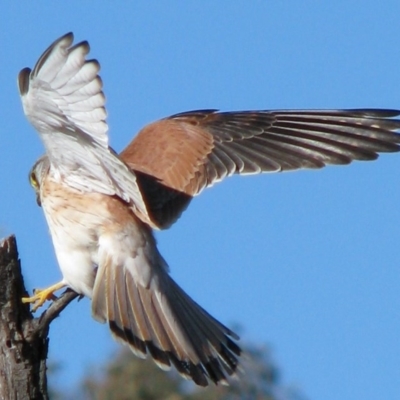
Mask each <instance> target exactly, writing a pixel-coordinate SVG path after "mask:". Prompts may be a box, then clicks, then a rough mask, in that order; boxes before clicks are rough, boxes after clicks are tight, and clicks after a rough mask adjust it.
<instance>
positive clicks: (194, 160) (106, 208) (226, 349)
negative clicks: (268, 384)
mask: <svg viewBox="0 0 400 400" xmlns="http://www.w3.org/2000/svg"><path fill="white" fill-rule="evenodd" d="M89 51H90V48H89V44H88V42H87V41H82V42H79V43H77V44H74V36H73V34H72V33H67V34H65V35H63V36H62V37H60V38H59V39H57V40H56V41H55V42H54V43H52V44H51V45H50V46H49V47H48V48H47V50H46V51H45V52H44V53H43V54H42V56H41V57H40V58H39V60H38V61H37V63H36V64H35V66H34V67H33V69H32V70H31V69H30V68H24V69H22V70H21V72H20V73H19V75H18V82H17V83H18V88H19V93H20V96H21V100H22V105H23V110H24V113H25V115H26V117H27V118H28V120H29V121H30V123H31V124H32V125H33V127H34V128H35V129H36V131H37V132H38V134H39V136H40V139H41V140H42V142H43V145H44V148H45V154H44V155H43V156H41V157H40V158H39V159H38V160H37V161H36V162H35V164H34V165H33V167H32V169H31V171H30V173H29V180H30V183H31V185H32V187H33V189H34V191H35V193H36V200H37V202H38V204H39V205H40V206H41V207H42V209H43V212H44V215H45V218H46V221H47V224H48V227H49V231H50V235H51V238H52V241H53V246H54V250H55V254H56V257H57V262H58V264H59V267H60V270H61V273H62V279H61V281H60V282H58V283H56V284H55V285H52V286H50V287H49V288H47V289H43V290H39V291H36V292H35V293H34V294H33V295H32V296H31V297H26V298H24V299H23V301H24V302H26V303H32V304H33V309H34V310H35V309H37V308H39V307H40V306H42V305H43V304H44V303H45V302H46V301H47V300H50V299H52V298H53V296H54V292H56V291H57V290H59V289H61V288H64V287H68V288H70V289H72V290H74V291H75V292H76V293H78V294H80V295H82V296H87V297H88V298H90V299H91V310H92V316H93V317H94V319H96V320H97V321H99V322H102V323H107V324H108V326H109V328H110V330H111V333H112V335H113V337H114V338H115V339H116V340H118V341H120V342H122V343H124V344H126V345H128V346H129V347H130V349H131V350H132V351H133V353H134V354H136V355H137V356H139V357H142V358H145V357H146V356H147V355H150V356H151V357H152V358H153V359H154V361H155V362H156V364H157V365H158V366H159V367H161V368H163V369H169V368H171V367H172V366H173V367H175V368H176V370H177V371H178V372H179V373H180V374H181V375H182V376H183V377H184V378H186V379H189V380H192V381H193V382H194V383H195V384H197V385H199V386H207V385H209V384H210V383H212V382H213V383H215V384H229V379H230V376H235V375H236V374H237V372H238V371H239V370H240V365H241V363H240V356H241V353H242V350H241V348H240V346H239V344H238V341H239V337H238V336H237V335H236V334H235V333H234V332H233V331H232V330H230V329H229V328H228V327H226V326H225V325H223V324H222V323H221V322H219V321H218V320H216V319H215V318H214V317H212V316H211V315H210V314H209V313H208V312H207V311H206V310H204V309H203V308H202V307H201V306H200V305H198V304H197V303H196V302H195V301H194V300H193V299H191V298H190V296H189V295H188V294H186V293H185V292H184V290H183V289H182V288H181V287H180V286H179V285H178V284H177V283H176V282H175V281H174V280H173V279H172V277H171V276H170V274H169V266H168V264H167V262H166V261H165V260H164V258H163V257H162V255H161V254H160V252H159V251H158V249H157V243H156V240H155V238H154V231H155V230H163V229H167V228H169V227H170V226H171V225H172V224H174V223H175V222H176V221H177V220H178V219H179V218H180V217H181V214H182V213H183V212H184V211H185V209H186V208H187V207H188V205H189V204H190V202H191V201H192V199H193V198H194V197H195V196H197V195H199V194H200V193H201V192H202V191H203V190H204V189H206V188H208V187H211V186H213V185H214V184H215V183H217V182H220V181H222V180H224V179H225V178H227V177H229V176H232V175H234V174H239V175H251V174H258V173H264V172H284V171H293V170H299V169H320V168H322V167H324V166H327V165H346V164H349V163H351V162H352V161H353V160H361V161H362V160H364V161H367V160H375V159H376V158H377V157H378V153H381V152H398V151H399V150H400V147H399V143H400V134H399V132H398V131H399V129H400V120H399V119H396V117H398V116H399V115H400V111H399V110H390V109H349V110H259V111H237V112H222V111H218V110H216V109H204V110H195V111H189V112H183V113H179V114H175V115H172V116H169V117H166V118H163V119H160V120H159V121H157V122H153V123H150V124H149V125H147V126H145V127H144V128H143V129H142V130H140V131H139V133H138V134H137V135H136V136H135V137H134V138H133V140H132V141H131V142H130V143H129V144H128V145H127V147H126V148H125V149H124V150H123V151H122V152H121V153H120V154H118V153H117V152H115V151H114V150H113V149H112V148H111V147H110V145H109V141H108V125H107V123H106V109H105V95H104V93H103V85H102V81H101V78H100V76H99V70H100V64H99V63H98V61H96V60H91V59H88V57H87V55H88V53H89Z"/></svg>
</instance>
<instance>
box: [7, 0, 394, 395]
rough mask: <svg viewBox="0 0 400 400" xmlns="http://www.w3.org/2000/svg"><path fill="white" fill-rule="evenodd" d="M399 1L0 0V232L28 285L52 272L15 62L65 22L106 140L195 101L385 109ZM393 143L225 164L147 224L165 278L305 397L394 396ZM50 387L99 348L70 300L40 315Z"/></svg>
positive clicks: (125, 136) (69, 378)
mask: <svg viewBox="0 0 400 400" xmlns="http://www.w3.org/2000/svg"><path fill="white" fill-rule="evenodd" d="M399 15H400V2H399V1H398V0H392V1H390V0H387V1H385V2H380V3H379V2H377V1H363V2H356V1H353V2H350V1H343V0H337V1H334V2H317V1H307V0H303V1H282V2H277V1H276V2H270V1H248V0H246V1H244V0H243V1H235V2H232V1H219V2H217V1H185V2H184V1H181V2H164V1H159V2H149V1H135V2H121V3H118V2H96V3H94V2H82V1H69V2H63V3H62V2H32V1H18V2H5V3H3V4H2V5H1V6H0V26H1V30H0V43H1V45H0V60H1V74H0V87H1V95H0V105H1V107H0V119H1V121H2V124H1V128H0V143H1V145H0V146H1V147H0V148H1V150H2V155H1V158H0V165H1V169H2V171H3V172H2V174H1V176H0V181H1V187H2V188H3V190H2V193H1V196H0V210H1V216H0V233H1V235H0V236H5V235H7V234H10V233H15V234H16V236H17V240H18V245H19V251H20V257H21V260H22V267H23V273H24V276H25V281H26V284H27V286H28V288H29V289H30V290H31V289H32V288H33V287H43V286H45V285H46V286H47V285H49V284H51V283H54V282H56V281H58V280H59V279H60V272H59V271H58V267H57V264H56V261H55V257H54V255H53V250H52V245H51V241H50V237H49V235H48V230H47V227H46V224H45V221H44V217H43V215H42V211H41V210H40V209H39V208H38V207H37V206H36V202H35V198H34V195H33V192H32V190H31V189H30V187H29V185H28V180H27V173H28V171H29V169H30V167H31V165H32V164H33V162H34V161H35V160H36V158H37V157H38V156H40V155H41V154H42V151H43V148H42V145H41V143H40V141H39V138H38V136H37V135H36V133H35V132H34V130H33V128H32V127H31V126H30V125H28V123H27V121H26V120H25V118H24V116H23V113H22V107H21V105H20V100H19V97H18V93H17V88H16V76H17V74H18V72H19V70H20V69H22V68H23V67H26V66H30V67H32V66H33V64H34V63H35V61H36V60H37V58H38V57H39V55H40V54H41V53H42V51H43V50H44V49H45V48H46V47H47V46H48V45H49V44H50V43H51V42H52V41H53V40H55V39H56V38H58V37H59V36H61V35H62V34H64V33H66V32H68V31H73V32H74V33H75V37H76V39H77V40H78V41H80V40H88V41H89V42H90V44H91V48H92V51H91V57H93V58H97V59H98V60H99V61H100V63H101V65H102V70H101V76H102V78H103V81H104V90H105V94H106V96H107V107H108V112H109V118H108V122H109V125H110V136H111V145H112V146H113V147H114V148H115V149H116V150H121V149H122V148H123V147H124V145H125V144H127V143H128V142H129V141H130V140H131V138H132V136H133V135H134V134H135V133H136V132H137V131H138V130H139V129H140V128H141V127H143V126H144V125H145V124H147V123H149V122H151V121H153V120H156V119H159V118H161V117H164V116H167V115H170V114H173V113H177V112H181V111H187V110H192V109H197V108H220V109H222V110H225V111H226V110H244V109H270V108H297V109H307V108H360V107H381V108H400V90H399V86H400V85H399V84H400V46H399V38H400V24H399ZM398 171H400V155H399V154H397V155H396V154H394V155H393V154H385V155H382V156H381V157H380V158H379V160H378V161H375V162H370V163H362V162H358V163H354V164H352V165H350V166H346V167H330V168H326V169H325V170H320V171H305V172H293V173H287V174H275V175H272V174H271V175H262V176H257V177H248V178H232V179H230V180H228V181H225V182H224V183H222V184H220V185H217V186H216V187H215V188H213V189H211V190H208V191H206V192H204V193H203V194H202V195H201V196H200V197H199V198H198V199H196V200H195V201H193V203H192V204H191V206H190V208H189V209H188V210H187V211H186V212H185V213H184V215H183V217H182V218H181V219H180V221H179V223H178V224H176V225H175V226H174V227H173V228H172V229H170V230H169V231H166V232H162V233H159V234H158V235H157V237H158V241H159V246H160V249H161V251H162V253H163V255H164V257H165V258H166V260H167V261H168V263H169V264H170V267H171V271H172V272H171V273H172V275H173V277H174V278H175V279H176V280H177V281H178V283H180V285H181V286H182V287H183V288H184V289H185V290H186V291H187V292H188V293H189V294H190V295H191V296H192V297H193V298H194V299H196V301H198V302H199V303H200V304H201V305H202V306H203V307H205V308H206V309H207V310H208V311H209V312H211V313H212V314H213V315H214V316H216V317H217V318H218V319H220V320H221V321H222V322H224V323H227V324H236V323H239V324H240V325H241V326H242V327H243V329H242V332H241V334H242V337H243V338H244V340H251V341H256V342H259V343H265V344H267V345H270V346H271V348H272V351H273V357H274V359H275V360H276V362H277V364H278V365H279V366H280V367H281V370H282V373H283V376H282V378H283V381H284V382H285V383H287V384H292V385H295V386H297V387H299V388H300V389H301V391H303V392H304V393H305V394H307V395H308V396H309V398H310V399H313V400H314V399H315V400H337V399H341V400H354V399H363V400H372V399H374V400H375V399H378V398H380V399H399V398H400V377H399V372H400V333H399V332H400V252H399V244H400V224H399V222H400V182H399V178H398V175H399V173H398ZM50 347H51V359H52V360H55V361H58V362H60V363H61V366H62V367H63V369H62V370H61V372H60V374H59V382H60V385H64V387H68V386H69V385H72V384H73V383H75V382H77V380H78V378H79V376H81V375H82V373H83V372H84V371H88V370H90V369H93V368H95V365H96V364H97V363H98V362H100V361H104V360H106V359H107V357H109V356H110V355H112V354H113V352H115V350H116V348H117V345H115V344H114V342H113V340H112V339H111V337H110V335H109V333H108V330H107V328H106V327H105V326H103V325H100V324H98V323H96V322H95V321H93V320H92V319H91V316H90V307H89V302H88V301H81V302H79V303H74V304H72V305H71V306H70V307H68V309H66V310H65V311H64V312H63V314H62V316H61V318H59V319H58V320H57V321H55V322H54V323H53V325H52V328H51V342H50Z"/></svg>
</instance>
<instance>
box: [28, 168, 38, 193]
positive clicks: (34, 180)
mask: <svg viewBox="0 0 400 400" xmlns="http://www.w3.org/2000/svg"><path fill="white" fill-rule="evenodd" d="M29 183H30V185H31V186H32V187H33V188H34V189H35V190H37V189H39V182H38V180H37V178H36V173H35V172H34V171H31V172H30V174H29Z"/></svg>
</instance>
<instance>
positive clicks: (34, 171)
mask: <svg viewBox="0 0 400 400" xmlns="http://www.w3.org/2000/svg"><path fill="white" fill-rule="evenodd" d="M49 168H50V161H49V158H48V157H47V156H46V155H44V156H42V157H40V158H39V159H38V160H37V161H36V162H35V164H33V167H32V168H31V170H30V171H29V183H30V185H31V186H32V187H33V190H34V191H35V194H36V202H37V203H38V205H39V206H41V205H42V200H41V198H40V186H41V184H42V182H43V179H44V178H45V176H46V174H47V173H48V172H49Z"/></svg>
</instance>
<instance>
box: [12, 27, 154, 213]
mask: <svg viewBox="0 0 400 400" xmlns="http://www.w3.org/2000/svg"><path fill="white" fill-rule="evenodd" d="M72 43H73V34H72V33H68V34H66V35H64V36H63V37H61V38H60V39H58V40H56V41H55V42H54V43H53V44H52V45H51V46H50V47H49V48H48V49H47V50H46V51H45V52H44V53H43V54H42V56H41V57H40V58H39V61H38V62H37V63H36V65H35V67H34V68H33V70H30V69H29V68H24V69H23V70H22V71H21V72H20V73H19V76H18V86H19V91H20V95H21V99H22V104H23V108H24V112H25V114H26V116H27V118H28V120H29V121H30V122H31V123H32V125H33V126H34V127H35V128H36V130H37V131H38V133H39V135H40V138H41V139H42V141H43V143H44V146H45V148H46V154H47V155H48V157H49V160H50V164H51V169H52V172H53V173H54V174H55V175H56V176H58V177H60V178H62V179H63V181H64V182H65V184H67V185H69V186H71V187H74V188H76V189H78V190H83V191H94V192H99V193H104V194H108V195H117V196H119V197H120V198H122V199H123V200H125V201H126V202H128V203H130V204H131V205H132V208H133V209H135V211H137V213H138V214H139V215H140V216H142V217H143V219H144V220H146V215H147V211H146V207H145V205H144V202H143V199H142V196H141V194H140V191H139V189H138V187H137V183H136V177H135V175H134V173H132V171H131V170H130V169H129V168H128V167H127V166H126V165H125V164H124V163H123V162H122V161H121V160H120V159H119V158H118V157H117V156H116V155H115V153H114V152H113V150H112V149H111V148H110V147H109V146H108V126H107V123H106V122H105V118H106V110H105V108H104V104H105V96H104V94H103V91H102V81H101V79H100V77H99V76H98V72H99V69H100V65H99V63H98V62H97V61H96V60H87V59H86V55H87V54H88V53H89V44H88V43H87V42H81V43H78V44H76V45H74V46H73V45H72Z"/></svg>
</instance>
